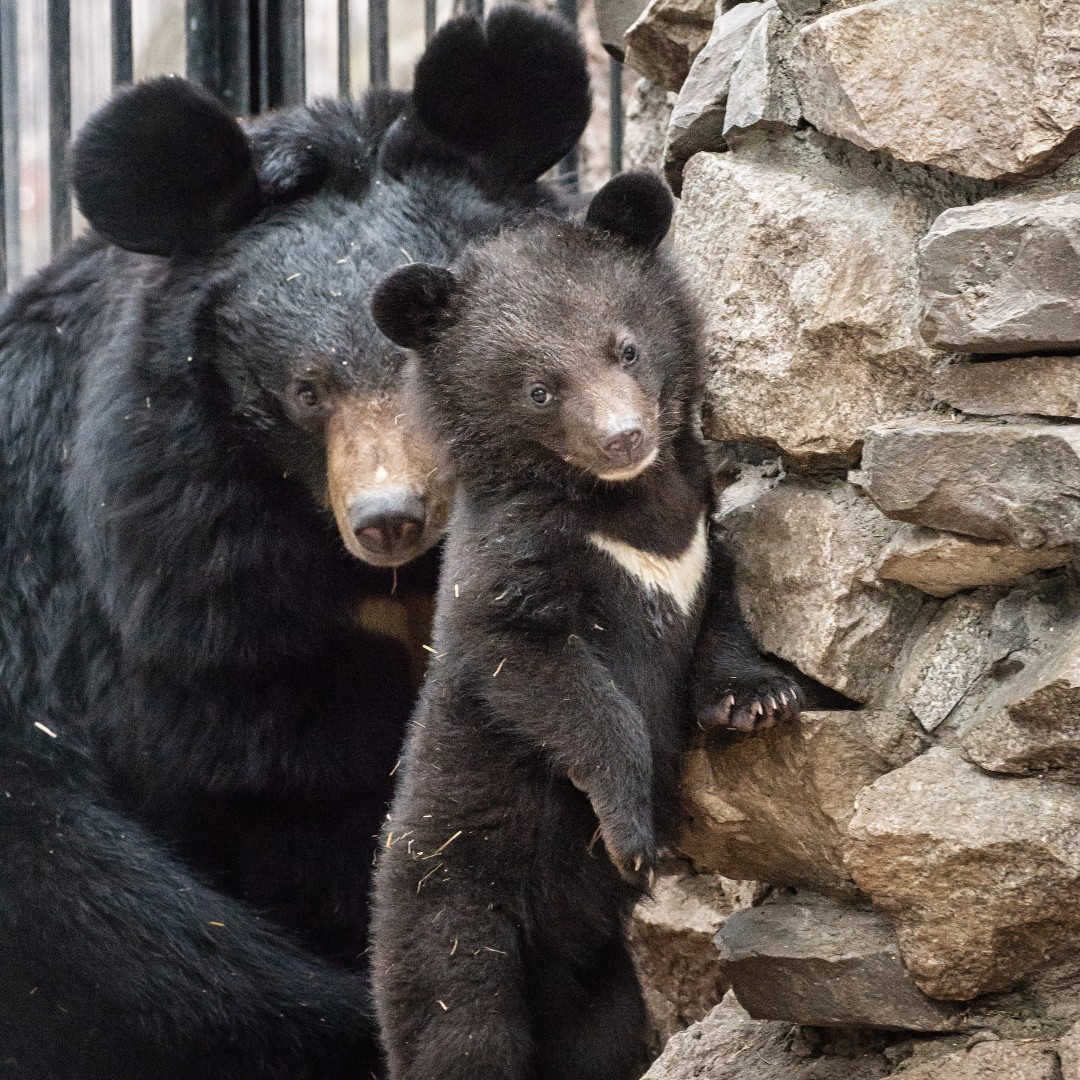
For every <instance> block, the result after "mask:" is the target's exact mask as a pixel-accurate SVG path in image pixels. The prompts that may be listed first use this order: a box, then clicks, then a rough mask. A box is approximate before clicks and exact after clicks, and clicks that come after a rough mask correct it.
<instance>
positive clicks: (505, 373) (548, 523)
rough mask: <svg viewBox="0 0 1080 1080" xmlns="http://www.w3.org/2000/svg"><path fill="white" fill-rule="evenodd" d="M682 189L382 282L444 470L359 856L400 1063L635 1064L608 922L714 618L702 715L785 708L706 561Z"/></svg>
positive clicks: (486, 1069) (630, 183)
mask: <svg viewBox="0 0 1080 1080" xmlns="http://www.w3.org/2000/svg"><path fill="white" fill-rule="evenodd" d="M671 211H672V200H671V196H670V194H668V192H667V190H666V188H664V186H663V184H662V183H661V181H660V180H658V179H656V178H655V177H651V176H648V175H647V174H640V173H637V174H636V173H627V174H624V175H622V176H619V177H617V178H616V179H614V180H612V181H610V183H608V184H607V185H606V186H605V187H604V188H602V189H601V190H600V192H599V193H598V194H597V195H596V197H595V198H594V199H593V201H592V203H591V205H590V206H589V210H588V213H587V215H586V218H585V221H584V223H583V224H572V223H569V222H561V221H556V220H544V219H539V220H537V221H536V222H534V223H532V224H530V225H527V226H526V227H524V228H523V229H520V230H516V231H514V232H510V233H506V234H503V235H502V236H500V237H498V238H496V239H493V240H491V241H488V242H486V243H485V244H483V245H481V246H479V247H477V248H475V249H473V250H471V251H470V252H469V253H467V254H466V256H465V257H464V259H463V260H462V263H461V265H460V267H459V268H457V269H456V270H455V271H451V270H450V269H447V268H445V267H431V266H410V267H406V268H404V269H401V270H398V271H396V272H395V273H394V274H392V275H391V276H390V277H389V278H388V279H387V280H386V281H385V282H384V283H383V284H382V285H380V286H379V288H378V289H377V290H376V292H375V296H374V299H373V310H374V312H375V316H376V321H377V322H378V323H379V325H380V326H381V327H382V328H383V330H384V331H385V332H386V333H387V335H388V336H390V337H391V338H392V339H393V340H395V341H397V342H398V343H399V344H400V345H402V346H404V347H408V348H412V349H415V350H416V351H417V361H416V369H415V370H416V386H417V389H418V400H419V403H420V406H421V410H422V415H423V416H424V417H425V418H426V420H427V422H428V424H429V426H430V429H431V430H432V431H433V432H434V433H435V434H436V435H437V436H438V438H439V441H440V442H442V443H444V444H445V445H446V446H448V447H449V450H450V454H451V457H452V459H453V463H454V466H455V469H456V472H457V476H458V487H457V495H456V498H455V502H454V509H453V513H452V515H451V519H450V526H449V533H448V539H447V547H446V557H445V562H444V566H443V578H442V582H441V585H440V590H439V601H438V607H437V612H436V619H435V633H434V636H433V639H432V644H433V646H434V648H435V650H436V654H435V657H434V660H433V665H432V668H431V671H430V672H429V674H428V679H427V682H426V683H425V686H424V689H423V691H422V692H421V697H420V703H419V706H418V709H417V713H416V717H415V726H414V727H412V728H410V731H409V735H408V738H407V742H406V749H405V753H404V755H403V758H402V769H401V773H400V775H401V780H400V787H399V789H398V791H397V793H396V794H395V797H394V804H393V810H392V812H391V816H390V820H389V822H388V824H387V831H386V841H385V845H384V848H383V850H382V851H381V852H380V855H379V868H378V873H377V878H376V891H375V911H374V923H373V944H372V954H373V961H372V963H373V978H374V983H375V988H376V1005H377V1008H378V1012H379V1018H380V1022H381V1024H382V1028H383V1038H384V1043H385V1046H386V1050H387V1055H388V1059H389V1066H390V1076H391V1080H631V1078H633V1077H636V1076H638V1075H640V1073H641V1072H642V1071H643V1067H644V1060H643V1057H644V1037H645V1015H644V1007H643V1004H642V1000H641V993H640V990H639V989H638V985H637V980H636V977H635V975H634V971H633V968H632V965H631V963H630V958H629V955H628V953H627V950H626V947H625V944H624V941H623V921H624V920H625V918H626V917H627V916H628V914H629V911H630V908H631V907H632V905H633V903H634V901H635V900H636V899H637V898H638V897H640V895H641V887H642V886H643V885H644V884H645V883H646V882H647V881H648V880H649V878H650V877H651V871H652V866H653V864H654V862H655V858H656V853H657V847H658V844H659V843H662V842H663V841H664V840H665V839H667V837H668V834H669V832H670V823H671V818H672V814H671V811H672V809H673V803H674V797H675V790H676V781H677V775H678V764H679V760H680V753H681V751H682V749H683V748H684V746H685V742H686V739H687V737H688V735H689V730H690V724H689V719H690V709H689V704H690V702H689V695H688V682H689V679H690V674H691V667H692V662H693V659H694V649H695V645H696V642H697V641H698V637H699V633H700V629H701V626H702V622H703V619H706V618H708V619H709V620H710V626H711V627H712V629H713V630H714V631H715V633H714V634H711V635H706V638H705V640H706V641H707V642H710V644H711V645H718V644H720V645H724V647H723V648H719V649H715V650H714V649H712V648H710V652H709V655H708V656H707V657H702V663H703V664H705V665H706V666H707V667H708V669H709V671H710V672H711V677H712V684H711V685H712V687H713V691H714V694H715V697H714V700H713V702H712V705H713V706H715V707H716V709H717V711H718V715H717V716H716V718H715V720H716V722H718V723H721V724H731V723H737V724H740V725H741V724H742V722H743V717H744V716H745V718H746V720H747V721H750V722H751V726H752V721H754V720H755V719H757V718H765V717H768V718H772V717H773V716H775V715H776V714H783V713H787V712H792V711H795V710H796V709H797V707H798V701H799V697H800V694H799V690H798V687H797V686H796V685H795V683H793V682H791V681H790V680H788V679H786V678H785V677H784V676H783V675H782V674H781V673H779V672H778V671H776V670H774V669H772V668H771V667H770V665H768V664H767V663H765V662H764V661H762V660H760V659H759V658H758V657H757V656H756V654H755V653H754V651H753V648H752V646H747V645H746V644H745V643H743V642H742V641H741V640H740V639H739V635H738V629H739V625H738V615H737V609H736V608H735V605H734V599H733V597H732V596H731V595H730V594H729V593H727V592H726V591H725V590H726V588H727V583H726V582H725V581H724V579H723V577H722V576H721V577H720V578H719V579H718V581H717V582H716V586H715V587H714V586H713V585H712V584H711V582H710V565H709V542H708V538H707V522H708V512H709V508H710V506H711V487H710V482H709V479H710V478H709V471H708V468H707V464H706V458H705V448H704V445H703V443H702V442H701V439H700V436H699V435H698V433H697V423H696V412H695V410H696V406H697V404H698V402H699V401H700V398H701V393H702V381H703V372H702V370H701V368H700V360H701V349H700V345H699V337H698V319H697V315H696V311H695V308H694V305H693V303H692V301H691V299H690V296H689V294H688V290H687V289H686V287H685V286H684V285H683V283H682V282H681V281H680V279H679V277H678V275H677V274H676V272H675V270H674V268H673V266H672V265H671V263H670V262H669V261H668V260H667V259H666V258H665V257H664V256H663V255H662V254H660V253H657V252H656V250H655V249H656V246H657V244H658V243H659V242H660V240H661V239H662V238H663V236H664V235H665V233H666V232H667V228H668V224H669V222H670V220H671ZM717 588H718V589H719V592H717V591H716V590H717ZM725 639H726V643H725ZM699 704H700V705H702V706H705V705H706V704H707V702H706V700H705V699H699ZM701 711H702V712H703V713H708V712H709V710H708V709H707V708H704V707H703V708H702V709H701Z"/></svg>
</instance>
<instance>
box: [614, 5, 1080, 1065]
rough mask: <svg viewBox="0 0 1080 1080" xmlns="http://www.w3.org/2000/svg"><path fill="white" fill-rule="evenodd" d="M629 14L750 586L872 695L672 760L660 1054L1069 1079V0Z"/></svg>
mask: <svg viewBox="0 0 1080 1080" xmlns="http://www.w3.org/2000/svg"><path fill="white" fill-rule="evenodd" d="M598 6H599V8H600V13H601V16H602V20H601V21H602V22H603V15H604V12H603V8H604V3H603V2H602V0H601V2H600V3H599V4H598ZM615 6H618V7H619V8H620V9H621V10H622V14H623V17H625V9H626V8H627V7H628V0H617V2H616V3H615ZM637 8H638V9H641V8H644V13H643V14H642V15H641V16H640V18H638V20H637V21H636V22H635V23H633V25H631V26H630V28H629V30H628V31H627V33H626V35H625V38H624V41H623V44H622V47H623V48H625V50H626V56H627V61H628V63H629V64H631V65H632V66H634V67H635V68H636V69H637V71H638V72H639V73H640V74H641V75H642V76H644V79H643V81H641V82H640V83H638V85H637V86H636V87H635V88H634V90H633V93H632V95H631V101H630V115H629V118H628V126H627V153H628V157H629V159H630V161H631V163H632V164H634V165H651V166H652V167H654V168H658V169H661V170H663V172H664V174H665V175H666V176H667V178H668V181H669V183H670V184H671V185H672V188H673V190H675V191H676V192H677V193H678V194H679V195H680V196H681V205H680V209H679V212H678V216H677V221H676V226H675V230H674V236H673V244H674V248H675V251H676V253H677V255H678V257H679V259H680V261H681V263H682V265H683V266H684V268H685V270H686V273H687V275H688V277H689V278H690V280H691V281H692V283H693V284H694V286H695V288H696V290H697V292H698V293H699V295H700V297H701V301H702V304H703V307H704V312H705V317H706V343H707V348H708V355H709V364H710V380H709V396H708V400H707V402H706V405H705V409H704V425H705V433H706V435H707V437H708V438H709V439H710V440H713V441H715V442H716V444H717V451H718V452H717V460H718V461H720V462H722V468H721V470H720V473H719V486H720V488H721V495H720V525H721V526H722V527H723V528H724V529H726V531H727V534H728V536H729V538H730V542H731V545H732V548H733V551H734V554H735V556H736V561H737V566H738V589H739V598H740V602H741V604H742V607H743V609H744V612H745V614H746V617H747V619H748V622H749V623H750V626H751V628H752V630H753V631H754V633H755V634H756V636H757V637H758V639H759V641H760V643H761V645H762V646H763V648H765V649H766V650H767V651H769V652H771V653H774V654H775V655H777V656H779V657H781V658H783V659H784V660H786V661H788V662H790V663H792V664H794V665H796V666H797V667H798V668H799V669H801V670H802V671H803V672H804V673H805V674H806V675H808V676H810V677H812V678H813V679H815V680H817V681H818V682H819V683H821V684H822V685H823V686H824V687H828V688H830V689H831V690H832V691H836V692H838V694H841V695H843V698H841V699H839V700H844V699H846V700H847V701H848V702H849V703H850V704H851V705H852V706H855V707H853V708H849V709H845V710H840V711H832V712H814V711H811V712H808V713H806V714H805V715H804V716H803V718H802V719H801V721H800V722H799V723H797V724H793V725H789V726H788V727H786V728H780V729H776V730H773V731H770V732H768V733H766V734H764V735H762V736H759V737H755V738H743V739H738V738H732V739H731V740H730V741H727V742H713V743H711V744H708V745H701V746H699V747H697V748H695V749H694V750H693V752H692V753H691V754H690V756H689V759H688V762H687V769H686V779H685V790H684V796H685V797H684V821H683V824H682V833H681V838H680V841H679V849H680V850H679V852H678V855H679V857H680V858H681V859H683V860H685V861H684V862H682V863H673V864H672V867H670V868H669V872H668V873H667V874H665V875H664V876H663V877H662V878H661V884H660V886H659V887H658V890H657V894H656V899H655V900H653V901H651V902H649V903H648V904H646V905H643V907H642V909H641V911H640V912H639V914H638V920H637V924H636V926H635V928H634V940H635V943H636V947H637V949H638V952H639V966H640V968H641V971H642V973H643V976H644V979H645V981H646V984H647V989H648V995H649V999H650V1006H651V1007H652V1009H653V1013H654V1018H655V1022H656V1026H657V1037H658V1040H660V1039H663V1038H667V1037H668V1036H671V1035H672V1034H673V1033H674V1032H675V1031H676V1030H677V1029H678V1028H680V1027H683V1026H685V1025H687V1024H689V1025H690V1026H689V1027H688V1028H687V1030H685V1031H684V1032H682V1033H681V1034H675V1035H674V1037H672V1038H670V1041H668V1043H667V1047H666V1049H665V1050H664V1053H663V1055H662V1056H661V1057H660V1059H659V1061H658V1062H657V1063H656V1064H655V1065H654V1066H653V1069H652V1070H651V1072H650V1073H649V1077H650V1078H652V1080H661V1078H667V1080H682V1078H684V1077H685V1078H688V1077H691V1076H693V1077H704V1078H713V1080H722V1078H728V1077H731V1078H734V1077H738V1078H740V1080H766V1078H770V1080H771V1078H774V1077H775V1078H781V1077H782V1078H788V1080H828V1078H833V1077H835V1078H837V1080H842V1078H853V1080H859V1078H862V1077H883V1076H892V1075H900V1074H902V1075H903V1076H904V1077H905V1078H906V1080H967V1078H971V1080H976V1078H978V1080H992V1078H997V1077H1000V1078H1002V1080H1004V1078H1009V1080H1035V1078H1040V1080H1041V1078H1046V1080H1080V1025H1077V1021H1078V1020H1080V581H1078V578H1077V575H1076V568H1075V562H1074V560H1075V559H1076V557H1077V554H1078V550H1077V546H1076V545H1077V544H1078V543H1080V157H1074V156H1073V155H1074V154H1076V152H1077V150H1078V149H1080V3H1077V2H1076V0H862V2H860V0H750V2H741V3H740V2H730V0H721V2H720V3H719V4H716V5H714V4H713V3H711V2H709V0H651V2H650V3H648V4H647V5H646V4H643V3H638V4H637ZM610 45H611V43H610V42H609V46H610ZM736 880H737V881H738V882H739V883H738V884H736ZM753 882H757V883H758V884H756V885H755V884H753ZM722 995H726V996H722ZM1074 1025H1077V1026H1076V1027H1074Z"/></svg>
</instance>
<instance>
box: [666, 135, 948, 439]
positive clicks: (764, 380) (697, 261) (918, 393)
mask: <svg viewBox="0 0 1080 1080" xmlns="http://www.w3.org/2000/svg"><path fill="white" fill-rule="evenodd" d="M957 198H958V195H957V193H956V191H954V190H953V189H952V188H950V187H948V186H947V185H941V186H940V187H939V186H937V185H936V181H935V180H934V178H928V177H926V176H920V177H917V178H916V177H913V178H912V179H911V182H910V183H908V182H907V180H906V179H905V180H903V182H901V179H900V178H899V177H898V175H897V174H895V173H894V172H892V171H890V170H888V169H885V168H882V167H881V166H880V164H879V163H876V162H874V160H873V159H872V157H871V156H870V155H867V154H865V153H864V152H863V151H859V150H856V149H855V148H853V147H844V146H843V145H842V144H837V143H834V142H832V141H831V140H827V139H825V138H823V137H822V136H820V135H818V134H817V133H816V132H812V131H800V132H795V133H792V134H790V135H784V136H780V135H779V134H777V133H759V134H758V135H757V136H756V137H755V138H754V139H753V140H752V141H748V142H747V143H745V144H744V145H740V147H739V150H738V152H737V153H728V154H696V155H695V156H694V157H693V158H692V159H691V161H689V162H688V163H687V166H686V170H685V174H684V186H683V193H682V205H681V207H680V211H679V214H678V218H677V221H676V230H675V233H676V239H675V245H676V251H677V254H678V255H679V257H680V261H681V262H682V264H683V266H684V267H685V270H686V273H687V276H688V278H689V279H690V280H691V281H693V282H694V283H695V286H696V289H697V292H698V295H699V296H700V298H701V301H702V307H703V310H704V312H705V318H706V332H705V343H706V348H707V350H708V358H709V364H710V371H711V376H710V381H709V396H708V400H707V401H706V409H705V423H706V434H707V435H708V436H709V437H710V438H713V439H721V440H724V439H751V440H756V441H769V442H773V443H775V444H776V446H778V447H779V448H780V449H781V450H782V451H783V452H784V453H785V454H786V455H790V456H792V457H796V458H805V459H810V460H819V459H821V458H823V457H824V458H828V457H830V456H832V457H843V458H847V459H850V458H853V457H854V454H855V453H856V450H857V447H858V445H859V443H860V442H861V440H862V438H863V434H864V432H865V430H866V428H867V427H868V426H869V425H871V424H874V423H879V422H881V421H883V420H885V419H891V418H893V417H898V416H905V415H909V414H911V413H912V412H918V411H920V410H921V409H922V408H925V407H929V405H930V403H931V402H932V397H931V387H930V383H931V377H932V374H933V370H934V368H935V366H937V365H938V364H940V363H941V362H942V359H941V357H940V355H939V354H937V353H935V352H934V351H933V350H930V349H928V348H927V347H926V345H925V344H924V342H923V341H922V338H921V337H920V336H919V334H918V329H917V325H918V318H919V308H918V297H917V282H916V278H917V273H916V267H915V257H916V256H915V250H916V245H917V242H918V238H919V237H921V236H923V235H924V234H925V232H926V229H927V228H928V226H929V224H930V222H931V221H933V219H934V218H935V217H936V216H937V214H938V212H939V209H940V208H941V207H942V206H943V205H947V204H948V200H949V199H952V200H954V201H955V200H956V199H957Z"/></svg>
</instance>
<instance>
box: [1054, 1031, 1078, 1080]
mask: <svg viewBox="0 0 1080 1080" xmlns="http://www.w3.org/2000/svg"><path fill="white" fill-rule="evenodd" d="M1058 1057H1059V1058H1060V1059H1061V1080H1080V1024H1074V1025H1073V1026H1072V1027H1071V1028H1069V1030H1068V1031H1067V1032H1066V1033H1065V1034H1064V1035H1063V1036H1062V1037H1061V1042H1059V1043H1058Z"/></svg>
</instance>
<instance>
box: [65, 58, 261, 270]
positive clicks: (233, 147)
mask: <svg viewBox="0 0 1080 1080" xmlns="http://www.w3.org/2000/svg"><path fill="white" fill-rule="evenodd" d="M71 179H72V186H73V188H74V190H75V196H76V198H77V199H78V203H79V209H80V210H82V212H83V214H85V215H86V218H87V220H88V221H89V222H90V224H91V225H92V226H93V227H94V228H95V229H96V230H97V231H98V232H99V233H101V234H102V235H103V236H105V237H107V238H108V239H109V240H111V241H112V242H113V243H115V244H118V245H119V246H120V247H123V248H127V249H128V250H129V251H138V252H142V253H144V254H147V255H172V254H174V253H177V252H196V251H201V250H205V249H207V248H210V247H212V246H213V245H214V244H215V243H216V242H217V241H218V240H219V239H220V238H221V237H222V236H223V235H224V234H226V233H228V232H231V231H232V230H234V229H237V228H239V227H240V226H242V225H245V224H246V223H247V222H248V221H250V220H251V219H252V218H253V217H254V216H255V214H257V213H258V212H259V210H260V209H261V207H262V205H263V201H264V200H263V195H262V193H261V191H260V189H259V182H258V178H257V176H256V173H255V168H254V164H253V161H252V154H251V146H250V144H249V142H248V139H247V136H246V135H245V134H244V132H243V131H242V129H241V128H240V125H239V124H238V123H237V122H236V121H235V120H234V119H233V117H232V116H231V115H230V114H229V113H228V112H227V111H226V110H225V108H224V107H223V106H222V105H220V104H219V103H218V102H217V101H216V100H215V99H214V98H213V97H212V96H211V95H210V94H209V93H207V92H206V91H205V90H203V89H201V88H200V87H198V86H195V85H194V84H193V83H189V82H186V81H185V80H184V79H179V78H175V77H166V78H161V79H154V80H152V81H150V82H145V83H141V84H140V85H138V86H135V87H132V88H131V89H129V90H124V91H121V92H120V93H119V94H117V95H116V96H115V97H114V98H113V99H112V100H111V101H109V102H108V103H106V104H105V105H104V106H103V107H102V108H101V109H99V110H98V111H97V112H96V113H95V114H94V115H93V116H92V117H91V118H90V119H89V120H88V121H87V123H86V126H85V127H84V128H83V129H82V131H81V132H80V133H79V135H78V137H77V138H76V140H75V144H74V146H73V148H72V156H71Z"/></svg>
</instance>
